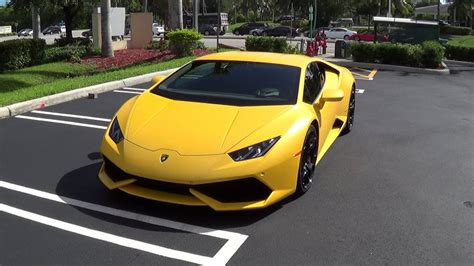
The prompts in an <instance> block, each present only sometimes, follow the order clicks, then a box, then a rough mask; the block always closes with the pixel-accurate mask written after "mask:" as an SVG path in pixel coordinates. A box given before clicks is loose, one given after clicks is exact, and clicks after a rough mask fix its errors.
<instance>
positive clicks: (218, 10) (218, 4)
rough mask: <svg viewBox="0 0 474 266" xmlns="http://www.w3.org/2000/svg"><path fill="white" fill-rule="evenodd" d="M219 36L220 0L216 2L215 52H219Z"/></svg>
mask: <svg viewBox="0 0 474 266" xmlns="http://www.w3.org/2000/svg"><path fill="white" fill-rule="evenodd" d="M220 34H221V0H217V38H216V40H217V48H216V50H217V52H219V35H220Z"/></svg>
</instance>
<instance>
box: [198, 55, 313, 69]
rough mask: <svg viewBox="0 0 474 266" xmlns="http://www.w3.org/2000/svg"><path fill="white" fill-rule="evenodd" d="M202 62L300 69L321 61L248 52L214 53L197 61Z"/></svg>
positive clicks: (306, 57) (305, 57)
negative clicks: (275, 65)
mask: <svg viewBox="0 0 474 266" xmlns="http://www.w3.org/2000/svg"><path fill="white" fill-rule="evenodd" d="M200 60H220V61H244V62H255V63H269V64H278V65H288V66H295V67H300V68H306V66H307V65H308V64H309V63H310V62H313V61H315V60H316V61H319V59H317V58H314V57H309V56H306V55H296V54H280V53H267V52H247V51H230V52H223V53H213V54H209V55H205V56H202V57H199V58H197V59H196V61H200Z"/></svg>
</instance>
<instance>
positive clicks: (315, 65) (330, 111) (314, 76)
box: [303, 62, 339, 148]
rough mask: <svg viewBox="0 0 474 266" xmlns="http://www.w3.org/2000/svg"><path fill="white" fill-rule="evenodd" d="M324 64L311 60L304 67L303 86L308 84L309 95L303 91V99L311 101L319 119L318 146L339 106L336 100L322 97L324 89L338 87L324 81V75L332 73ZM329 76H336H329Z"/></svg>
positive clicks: (327, 132) (334, 118)
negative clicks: (306, 95)
mask: <svg viewBox="0 0 474 266" xmlns="http://www.w3.org/2000/svg"><path fill="white" fill-rule="evenodd" d="M325 68H326V67H325V64H324V63H321V62H312V63H311V64H309V65H308V67H307V68H306V75H305V86H306V85H307V86H308V91H309V92H310V94H308V96H309V97H306V99H305V94H304V93H303V101H304V102H307V101H308V102H311V104H312V105H313V108H314V111H315V113H316V116H317V117H318V121H319V139H320V143H319V148H321V147H322V145H323V144H324V142H325V141H326V139H327V137H328V135H329V133H330V131H331V129H332V128H333V125H334V122H335V121H336V115H337V110H338V106H339V102H338V101H328V100H325V99H323V93H324V91H325V90H338V89H339V88H333V87H331V84H334V83H333V82H326V77H327V76H326V75H327V74H332V72H330V71H327V70H326V69H325ZM330 78H336V79H337V75H336V76H335V77H332V76H330Z"/></svg>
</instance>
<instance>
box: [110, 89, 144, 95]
mask: <svg viewBox="0 0 474 266" xmlns="http://www.w3.org/2000/svg"><path fill="white" fill-rule="evenodd" d="M114 92H118V93H129V94H142V93H141V92H136V91H123V90H114Z"/></svg>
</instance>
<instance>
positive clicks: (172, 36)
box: [166, 29, 202, 57]
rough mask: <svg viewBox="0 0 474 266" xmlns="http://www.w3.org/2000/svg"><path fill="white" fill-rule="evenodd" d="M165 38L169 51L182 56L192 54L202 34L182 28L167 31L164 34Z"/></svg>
mask: <svg viewBox="0 0 474 266" xmlns="http://www.w3.org/2000/svg"><path fill="white" fill-rule="evenodd" d="M166 38H167V39H168V40H169V47H170V49H171V51H172V52H173V53H174V54H176V55H177V56H178V57H184V56H189V55H192V53H193V50H194V49H196V48H197V47H198V41H199V40H200V39H201V38H202V36H201V34H199V33H198V32H197V31H194V30H190V29H183V30H176V31H172V32H169V33H168V34H166Z"/></svg>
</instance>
